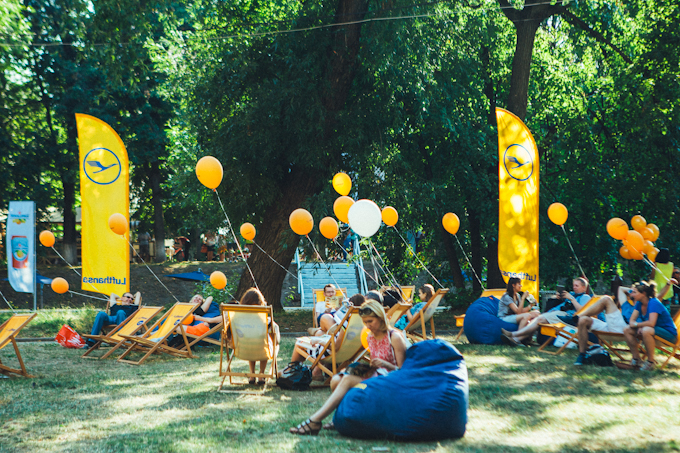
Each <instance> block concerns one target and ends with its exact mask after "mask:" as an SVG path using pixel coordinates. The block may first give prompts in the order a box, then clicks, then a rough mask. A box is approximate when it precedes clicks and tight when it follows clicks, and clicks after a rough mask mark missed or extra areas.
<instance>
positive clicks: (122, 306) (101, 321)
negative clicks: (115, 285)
mask: <svg viewBox="0 0 680 453" xmlns="http://www.w3.org/2000/svg"><path fill="white" fill-rule="evenodd" d="M141 301H142V293H140V292H139V291H137V292H136V293H135V295H134V296H133V295H132V293H123V297H120V296H118V295H116V294H114V293H111V297H109V301H108V304H109V306H110V307H111V309H110V313H109V314H107V313H106V312H105V311H100V312H99V313H97V316H96V317H95V318H94V324H92V332H91V335H99V334H101V332H102V329H103V328H104V326H117V325H118V324H120V323H121V322H123V321H125V320H126V319H127V318H128V317H129V316H130V315H132V314H133V313H134V312H136V311H137V309H138V308H139V303H140V302H141ZM96 343H97V342H96V341H95V340H93V339H91V338H90V339H88V340H87V342H86V343H85V346H83V348H84V349H89V348H91V347H92V346H94V345H95V344H96Z"/></svg>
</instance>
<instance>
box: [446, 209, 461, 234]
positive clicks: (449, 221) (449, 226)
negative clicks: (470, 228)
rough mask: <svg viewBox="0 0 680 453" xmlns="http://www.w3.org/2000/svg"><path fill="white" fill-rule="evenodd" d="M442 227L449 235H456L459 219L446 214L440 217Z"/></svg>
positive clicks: (454, 215)
mask: <svg viewBox="0 0 680 453" xmlns="http://www.w3.org/2000/svg"><path fill="white" fill-rule="evenodd" d="M442 225H444V229H445V230H446V231H448V232H449V233H451V234H456V233H458V228H460V219H459V218H458V216H457V215H456V214H454V213H453V212H447V213H446V214H444V217H442Z"/></svg>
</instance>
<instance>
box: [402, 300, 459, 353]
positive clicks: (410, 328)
mask: <svg viewBox="0 0 680 453" xmlns="http://www.w3.org/2000/svg"><path fill="white" fill-rule="evenodd" d="M448 292H449V289H448V288H443V289H438V290H437V291H436V292H435V293H434V294H433V295H432V297H431V298H430V300H428V301H427V303H426V304H425V305H423V307H422V308H421V309H420V310H419V311H418V313H416V314H415V315H414V316H413V318H412V319H411V322H410V323H408V325H407V326H406V327H405V328H404V333H405V334H406V337H407V338H408V339H410V340H411V341H414V342H418V341H422V340H427V339H428V338H427V328H426V327H425V323H426V322H427V321H430V332H431V333H432V338H437V335H436V333H435V330H434V311H433V312H432V315H431V316H430V317H429V319H425V316H424V313H425V312H426V311H427V310H428V308H430V306H431V305H432V304H434V303H435V301H436V302H437V303H436V305H437V306H439V304H440V303H441V301H442V300H444V296H446V294H447V293H448ZM435 310H436V308H435ZM418 324H420V329H421V333H417V332H415V329H417V327H418Z"/></svg>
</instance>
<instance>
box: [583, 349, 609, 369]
mask: <svg viewBox="0 0 680 453" xmlns="http://www.w3.org/2000/svg"><path fill="white" fill-rule="evenodd" d="M583 364H584V365H598V366H614V363H613V362H612V358H611V356H610V355H609V353H608V352H607V350H606V349H605V348H603V347H602V346H600V345H599V344H595V345H592V346H591V347H589V348H588V350H587V351H586V359H585V360H584V361H583Z"/></svg>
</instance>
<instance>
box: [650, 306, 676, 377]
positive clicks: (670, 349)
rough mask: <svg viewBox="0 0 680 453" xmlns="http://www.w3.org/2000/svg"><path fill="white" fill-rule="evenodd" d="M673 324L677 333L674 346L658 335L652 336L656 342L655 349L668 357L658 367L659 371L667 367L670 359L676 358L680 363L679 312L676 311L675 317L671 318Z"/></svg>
mask: <svg viewBox="0 0 680 453" xmlns="http://www.w3.org/2000/svg"><path fill="white" fill-rule="evenodd" d="M673 323H675V330H676V331H677V332H678V338H677V340H676V341H675V344H673V343H671V342H670V341H668V340H664V339H663V338H661V337H660V336H658V335H654V340H656V349H658V350H659V351H661V352H663V353H664V354H666V355H667V356H668V357H667V358H666V361H665V362H664V363H663V364H662V365H661V366H660V367H659V368H661V369H664V367H665V366H666V365H668V362H670V360H671V359H672V358H676V359H677V360H678V361H680V311H677V312H676V313H675V316H673Z"/></svg>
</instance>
